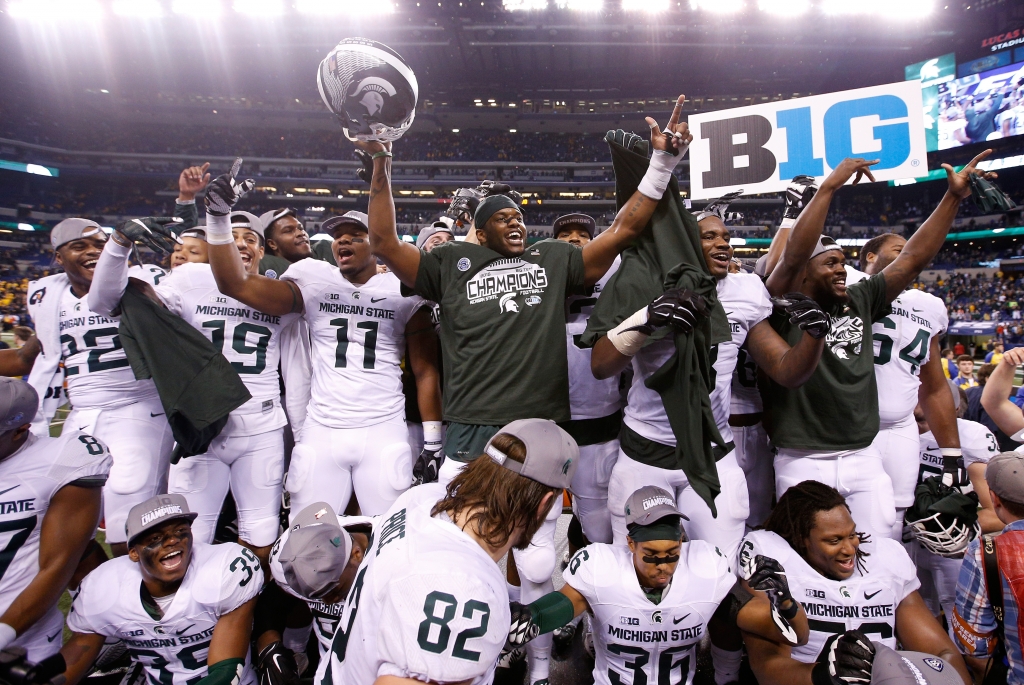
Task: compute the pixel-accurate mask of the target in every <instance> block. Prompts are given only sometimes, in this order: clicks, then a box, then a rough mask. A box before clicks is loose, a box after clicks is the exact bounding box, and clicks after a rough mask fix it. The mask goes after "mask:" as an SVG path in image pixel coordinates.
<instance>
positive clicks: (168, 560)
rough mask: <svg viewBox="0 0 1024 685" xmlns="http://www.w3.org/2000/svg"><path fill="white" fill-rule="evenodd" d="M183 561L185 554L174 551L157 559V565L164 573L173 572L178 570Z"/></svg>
mask: <svg viewBox="0 0 1024 685" xmlns="http://www.w3.org/2000/svg"><path fill="white" fill-rule="evenodd" d="M184 561H185V553H184V552H183V551H182V550H180V549H177V550H174V551H173V552H168V553H167V554H165V555H163V556H162V557H160V558H159V559H157V563H158V564H159V565H160V567H161V568H162V569H164V570H165V571H174V570H176V569H178V568H179V567H180V566H181V564H182V563H183V562H184Z"/></svg>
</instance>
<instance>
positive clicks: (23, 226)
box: [18, 224, 36, 231]
mask: <svg viewBox="0 0 1024 685" xmlns="http://www.w3.org/2000/svg"><path fill="white" fill-rule="evenodd" d="M18 230H19V231H34V230H36V227H35V226H33V225H32V224H18Z"/></svg>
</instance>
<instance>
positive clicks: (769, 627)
mask: <svg viewBox="0 0 1024 685" xmlns="http://www.w3.org/2000/svg"><path fill="white" fill-rule="evenodd" d="M748 588H749V586H748ZM751 593H752V594H753V595H754V597H753V599H751V600H750V601H749V602H747V603H746V604H744V605H743V608H742V609H740V610H739V612H738V613H737V614H736V626H737V627H738V628H739V629H740V630H741V631H742V632H744V633H749V634H752V635H757V636H759V637H761V638H764V639H765V640H771V641H772V642H778V643H780V644H789V642H788V640H786V638H785V636H784V635H783V634H782V631H781V630H779V628H778V626H776V625H775V621H773V620H772V613H771V612H772V607H771V603H770V602H769V601H768V597H767V595H765V594H764V593H763V592H758V591H756V590H751ZM790 601H791V602H794V603H795V604H796V606H797V613H796V616H794V617H793V618H792V619H789V622H790V625H792V626H793V630H794V631H795V632H796V638H797V642H796V644H797V645H805V644H807V640H808V638H809V637H810V634H811V633H810V627H809V625H808V623H807V614H806V613H804V609H803V607H802V606H801V605H800V603H799V602H797V601H796V600H790ZM782 608H783V609H789V608H791V607H790V605H788V604H787V605H784V606H783V607H782Z"/></svg>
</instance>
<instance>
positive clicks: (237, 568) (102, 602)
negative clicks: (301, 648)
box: [67, 267, 263, 685]
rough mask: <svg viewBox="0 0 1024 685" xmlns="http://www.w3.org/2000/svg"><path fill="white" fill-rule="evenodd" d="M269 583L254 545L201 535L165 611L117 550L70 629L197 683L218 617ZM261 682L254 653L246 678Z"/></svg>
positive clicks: (245, 682)
mask: <svg viewBox="0 0 1024 685" xmlns="http://www.w3.org/2000/svg"><path fill="white" fill-rule="evenodd" d="M179 268H180V267H179ZM262 587H263V571H261V570H260V562H259V559H257V558H256V555H255V554H253V553H252V552H251V551H249V550H248V549H247V548H245V547H242V546H241V545H238V544H235V543H233V542H227V543H224V544H220V545H207V544H204V543H201V542H197V543H195V544H194V545H193V546H192V558H191V559H190V561H189V567H188V570H187V571H186V572H185V577H184V578H183V579H182V581H181V586H179V587H178V591H177V592H176V593H175V594H174V598H173V599H172V600H171V603H170V604H169V605H167V606H166V607H165V608H164V610H163V613H162V615H161V613H160V609H159V608H158V607H156V606H155V605H146V604H143V600H142V596H141V591H142V573H141V572H140V571H139V565H138V564H137V563H135V562H133V561H132V560H131V559H129V558H128V557H127V556H124V557H117V558H116V559H111V560H110V561H108V562H106V563H104V564H102V565H101V566H100V567H99V568H97V569H96V570H95V571H93V572H92V573H90V574H89V575H88V576H86V577H85V580H83V581H82V585H81V588H80V589H79V591H78V594H76V595H75V597H74V601H73V602H72V604H71V612H70V613H69V614H68V619H67V620H68V628H69V629H71V630H72V631H74V632H76V633H91V634H94V635H104V636H106V637H112V638H117V639H119V640H123V641H124V644H125V646H126V647H127V648H128V651H129V652H130V653H131V655H132V659H133V660H134V661H138V662H139V663H141V664H142V667H143V668H144V669H145V670H146V675H147V680H148V681H149V682H150V683H159V684H160V685H190V684H191V685H195V683H196V682H198V681H199V680H200V679H201V678H203V677H204V676H206V672H207V668H206V657H207V655H208V654H209V651H210V641H211V640H212V639H213V629H214V628H215V627H216V626H217V620H218V619H219V618H220V617H221V616H223V615H224V614H227V613H230V612H232V611H234V610H235V609H237V608H238V607H240V606H242V605H243V604H245V603H246V602H248V601H249V600H251V599H252V598H254V597H256V596H257V595H259V593H260V590H261V589H262ZM255 683H256V676H255V675H254V673H253V670H252V665H251V664H250V663H249V657H248V654H247V655H246V660H245V668H244V670H243V671H242V676H241V678H239V680H238V685H255Z"/></svg>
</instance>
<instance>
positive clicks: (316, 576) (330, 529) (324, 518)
mask: <svg viewBox="0 0 1024 685" xmlns="http://www.w3.org/2000/svg"><path fill="white" fill-rule="evenodd" d="M351 554H352V536H351V535H349V534H348V533H347V532H346V531H345V530H343V529H342V527H341V525H340V523H339V522H338V515H337V514H335V513H334V509H332V508H331V505H329V504H327V503H326V502H314V503H313V504H310V505H309V506H308V507H306V508H305V509H303V510H302V511H300V512H299V513H298V514H297V515H296V516H295V518H294V519H293V520H292V523H291V525H290V526H288V530H286V531H285V532H284V533H283V534H282V535H281V538H280V539H279V540H278V542H277V544H275V545H274V550H273V551H272V552H271V559H270V569H271V573H272V574H273V576H274V579H275V580H277V581H278V583H280V584H282V585H286V586H288V588H289V589H291V590H292V591H293V592H294V593H296V594H298V595H299V596H301V597H304V598H305V599H318V598H319V597H321V596H323V595H324V594H326V592H327V591H329V590H330V589H331V588H333V587H334V585H335V584H336V583H337V582H338V579H339V578H341V574H342V572H343V571H344V570H345V567H346V566H348V560H349V556H351Z"/></svg>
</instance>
